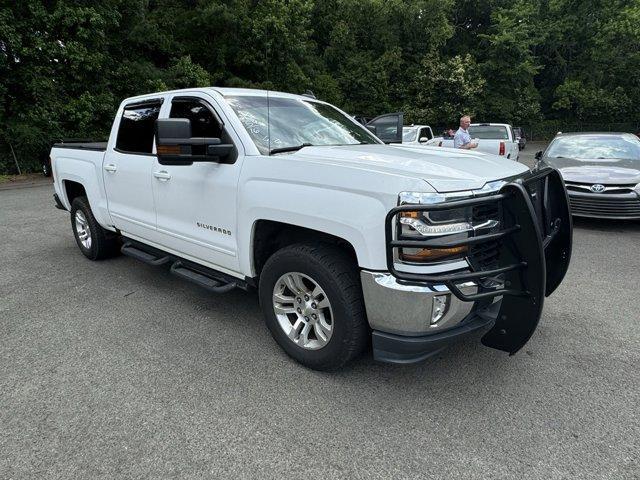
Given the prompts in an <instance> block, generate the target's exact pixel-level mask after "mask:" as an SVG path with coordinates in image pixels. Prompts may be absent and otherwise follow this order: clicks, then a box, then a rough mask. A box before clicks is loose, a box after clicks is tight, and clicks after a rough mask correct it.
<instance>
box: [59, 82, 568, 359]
mask: <svg viewBox="0 0 640 480" xmlns="http://www.w3.org/2000/svg"><path fill="white" fill-rule="evenodd" d="M401 127H402V125H401V124H399V126H398V132H401ZM51 159H52V171H53V176H54V180H55V195H54V199H55V202H56V204H57V207H58V208H60V209H64V210H67V211H69V212H70V218H71V227H72V230H73V234H74V235H75V239H76V242H77V244H78V247H79V248H80V250H81V252H82V253H83V254H84V255H85V256H86V257H87V258H89V259H91V260H99V259H104V258H107V257H109V256H111V255H113V254H116V253H119V252H122V253H124V254H126V255H129V256H131V257H133V258H136V259H138V260H141V261H143V262H146V263H148V264H151V265H165V266H166V267H168V268H170V271H171V272H172V273H174V274H176V275H177V276H179V277H182V278H183V279H186V280H190V281H192V282H195V283H197V284H198V285H200V286H202V287H204V288H206V289H208V290H209V291H211V292H216V293H222V292H226V291H228V290H230V289H232V288H236V287H239V288H244V289H258V295H259V299H260V304H261V307H262V310H263V312H264V318H265V321H266V324H267V326H268V328H269V330H270V331H271V334H272V335H273V337H274V338H275V340H276V341H277V342H278V343H279V344H280V345H281V347H282V348H283V349H284V350H285V351H286V352H287V353H288V354H289V355H290V356H291V357H293V358H295V359H297V360H298V361H299V362H301V363H303V364H304V365H307V366H309V367H311V368H314V369H335V368H338V367H340V366H342V365H343V364H345V362H347V361H349V360H350V359H352V358H354V357H355V356H356V355H358V354H359V353H361V352H362V351H363V350H364V349H366V348H367V346H368V345H371V344H372V346H373V355H374V358H375V359H377V360H381V361H387V362H396V363H409V362H415V361H420V360H422V359H424V358H426V357H428V356H429V355H432V354H433V353H435V352H437V351H439V350H441V349H442V348H444V347H445V346H446V345H447V344H449V343H451V342H453V341H455V340H458V339H460V338H463V337H467V336H470V335H477V336H479V337H482V342H483V343H484V344H485V345H488V346H490V347H493V348H497V349H500V350H504V351H507V352H509V353H514V352H516V351H517V350H519V349H520V348H521V347H522V346H523V345H524V344H525V343H526V342H527V341H528V339H529V337H530V336H531V335H532V334H533V332H534V330H535V329H536V326H537V324H538V320H539V318H540V315H541V312H542V305H543V301H544V298H545V296H547V295H549V294H550V293H551V292H552V291H553V290H554V289H555V288H556V287H557V286H558V285H559V284H560V282H561V281H562V279H563V277H564V274H565V272H566V270H567V267H568V264H569V259H570V255H571V235H572V227H571V217H570V215H569V208H568V204H567V196H566V191H565V188H564V184H563V183H562V178H561V176H560V175H559V173H558V172H557V171H556V170H554V169H551V168H548V169H545V170H542V171H537V172H532V171H530V170H529V169H527V168H526V167H525V166H523V165H521V164H518V163H515V162H510V161H506V160H504V159H501V158H498V157H491V156H488V155H480V156H474V154H473V152H467V151H464V152H462V151H461V152H452V151H450V150H445V149H442V150H440V149H425V148H421V147H419V146H417V147H403V146H388V145H385V144H384V143H383V142H382V141H380V140H379V139H378V138H377V137H376V136H374V135H373V134H372V133H371V132H370V131H369V130H367V128H365V127H363V126H362V125H360V124H358V123H357V122H355V121H354V120H353V119H352V118H350V117H349V116H348V115H347V114H345V113H344V112H342V111H340V110H338V109H337V108H335V107H333V106H331V105H329V104H327V103H324V102H321V101H318V100H314V99H310V98H307V97H304V96H297V95H290V94H286V93H277V92H266V91H260V90H244V89H225V88H198V89H189V90H180V91H171V92H163V93H155V94H151V95H144V96H140V97H135V98H129V99H126V100H125V101H124V102H122V104H121V105H120V108H119V109H118V112H117V115H116V117H115V121H114V123H113V127H112V129H111V135H110V137H109V140H108V142H106V143H103V144H100V143H70V144H69V143H63V144H56V145H55V146H54V147H53V149H52V151H51Z"/></svg>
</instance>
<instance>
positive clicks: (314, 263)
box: [259, 244, 370, 370]
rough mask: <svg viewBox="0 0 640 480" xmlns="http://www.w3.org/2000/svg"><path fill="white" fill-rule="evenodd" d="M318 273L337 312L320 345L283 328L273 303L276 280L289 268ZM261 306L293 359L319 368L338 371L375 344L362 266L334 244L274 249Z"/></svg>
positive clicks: (262, 281) (264, 274)
mask: <svg viewBox="0 0 640 480" xmlns="http://www.w3.org/2000/svg"><path fill="white" fill-rule="evenodd" d="M290 272H299V273H302V274H304V275H308V276H309V277H311V278H313V279H314V280H315V281H316V282H317V283H318V285H319V286H320V287H322V289H323V290H324V291H325V292H326V296H327V298H328V300H329V302H330V303H331V309H332V311H333V319H332V325H333V327H332V328H333V332H332V335H331V337H330V338H329V340H328V343H327V344H326V345H325V346H324V347H322V348H320V349H318V350H308V349H305V348H303V347H301V346H299V345H297V344H295V343H294V342H293V341H292V340H290V339H289V337H288V336H287V335H286V334H285V332H284V330H283V329H282V328H281V327H280V324H279V323H278V320H277V318H276V314H275V312H274V307H273V292H274V287H275V286H276V282H277V281H278V279H280V277H281V276H282V275H284V274H286V273H290ZM259 296H260V306H261V307H262V312H263V314H264V317H265V321H266V324H267V327H268V328H269V331H270V332H271V334H272V335H273V337H274V338H275V340H276V341H277V342H278V344H279V345H280V346H281V347H282V348H283V349H284V351H285V352H286V353H287V354H289V355H290V356H291V357H292V358H294V359H295V360H297V361H298V362H300V363H302V364H303V365H305V366H307V367H309V368H312V369H314V370H335V369H337V368H340V367H342V366H343V365H344V364H345V363H347V362H348V361H350V360H352V359H353V358H355V357H357V356H358V355H359V354H360V353H362V351H363V350H364V349H365V347H366V346H367V345H368V343H369V338H370V333H369V325H368V323H367V319H366V314H365V308H364V301H363V298H362V286H361V283H360V277H359V274H358V269H357V265H356V264H355V262H354V261H353V259H352V258H350V257H349V255H347V254H346V253H345V252H344V251H342V250H340V249H339V248H337V247H334V246H332V245H329V244H316V245H310V244H296V245H291V246H288V247H285V248H283V249H281V250H279V251H277V252H276V253H274V254H273V255H272V256H271V257H270V258H269V260H267V262H266V264H265V265H264V268H263V269H262V273H261V275H260V284H259Z"/></svg>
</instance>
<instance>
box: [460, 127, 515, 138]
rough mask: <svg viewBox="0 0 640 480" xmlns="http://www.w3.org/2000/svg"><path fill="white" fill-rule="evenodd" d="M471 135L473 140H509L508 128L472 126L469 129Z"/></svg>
mask: <svg viewBox="0 0 640 480" xmlns="http://www.w3.org/2000/svg"><path fill="white" fill-rule="evenodd" d="M469 135H470V136H471V138H480V139H485V140H509V135H507V129H506V127H498V126H491V125H475V126H474V125H472V126H470V127H469Z"/></svg>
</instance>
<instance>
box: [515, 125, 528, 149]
mask: <svg viewBox="0 0 640 480" xmlns="http://www.w3.org/2000/svg"><path fill="white" fill-rule="evenodd" d="M513 134H514V135H515V136H516V141H517V142H518V147H519V148H520V150H524V147H526V146H527V138H526V137H525V135H524V130H523V129H522V127H513Z"/></svg>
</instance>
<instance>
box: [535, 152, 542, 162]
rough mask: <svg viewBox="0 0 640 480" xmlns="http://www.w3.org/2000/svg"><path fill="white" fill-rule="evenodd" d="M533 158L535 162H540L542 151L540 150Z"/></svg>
mask: <svg viewBox="0 0 640 480" xmlns="http://www.w3.org/2000/svg"><path fill="white" fill-rule="evenodd" d="M535 158H536V160H540V159H541V158H542V150H540V151H539V152H536V156H535Z"/></svg>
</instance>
